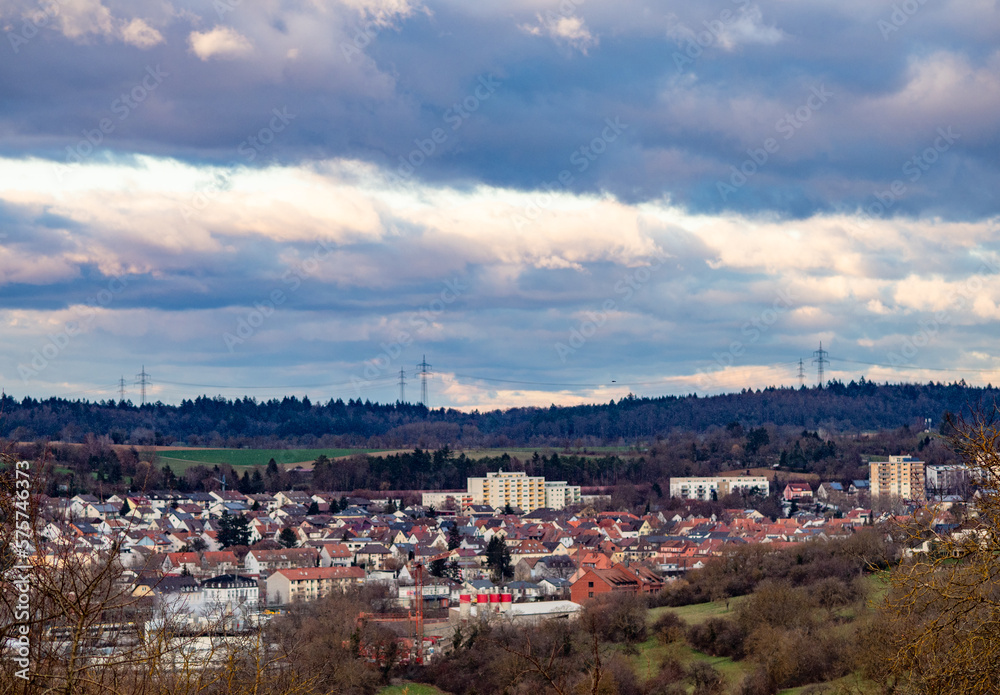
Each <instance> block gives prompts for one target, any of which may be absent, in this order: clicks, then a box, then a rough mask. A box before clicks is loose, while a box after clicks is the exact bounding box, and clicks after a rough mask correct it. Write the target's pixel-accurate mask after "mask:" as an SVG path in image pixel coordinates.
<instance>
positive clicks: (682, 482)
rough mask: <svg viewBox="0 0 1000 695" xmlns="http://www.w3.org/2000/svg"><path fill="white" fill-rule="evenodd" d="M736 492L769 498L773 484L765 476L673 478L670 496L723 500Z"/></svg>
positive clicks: (687, 498) (688, 498)
mask: <svg viewBox="0 0 1000 695" xmlns="http://www.w3.org/2000/svg"><path fill="white" fill-rule="evenodd" d="M734 492H745V493H751V494H758V495H763V496H765V497H766V496H767V495H770V494H771V483H770V481H768V479H767V476H763V475H731V476H723V475H720V476H709V477H704V478H671V479H670V496H671V497H680V498H683V499H686V500H721V499H722V498H723V497H725V496H726V495H729V494H731V493H734Z"/></svg>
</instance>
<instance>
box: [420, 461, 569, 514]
mask: <svg viewBox="0 0 1000 695" xmlns="http://www.w3.org/2000/svg"><path fill="white" fill-rule="evenodd" d="M442 494H447V495H449V496H452V497H453V498H454V499H456V501H458V500H461V504H462V506H463V507H464V506H468V505H469V504H485V505H489V506H490V507H494V508H497V509H499V508H502V507H504V506H505V505H508V504H509V505H510V506H511V507H519V508H520V509H521V511H523V512H531V511H534V510H536V509H538V508H539V507H549V508H550V509H563V508H564V507H567V506H569V505H572V504H580V503H581V500H582V498H581V495H580V486H579V485H568V484H567V483H566V481H564V480H556V481H546V480H545V478H543V477H542V476H540V475H527V474H526V473H524V472H521V471H497V472H496V473H487V474H486V477H485V478H469V479H468V491H467V492H466V493H465V494H462V493H461V492H457V493H456V492H450V493H434V492H428V493H424V498H423V503H424V505H425V506H427V505H428V504H434V503H435V502H439V501H440V500H439V498H440V496H441V495H442Z"/></svg>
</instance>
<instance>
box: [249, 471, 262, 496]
mask: <svg viewBox="0 0 1000 695" xmlns="http://www.w3.org/2000/svg"><path fill="white" fill-rule="evenodd" d="M250 483H251V486H250V488H251V494H257V495H259V494H260V493H262V492H264V477H263V476H262V475H261V474H260V470H259V469H257V468H254V469H253V476H252V477H251V478H250Z"/></svg>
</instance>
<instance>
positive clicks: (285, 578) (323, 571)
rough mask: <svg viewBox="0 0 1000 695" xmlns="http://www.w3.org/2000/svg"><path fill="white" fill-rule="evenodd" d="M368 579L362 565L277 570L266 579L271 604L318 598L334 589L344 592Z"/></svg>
mask: <svg viewBox="0 0 1000 695" xmlns="http://www.w3.org/2000/svg"><path fill="white" fill-rule="evenodd" d="M364 581H365V571H364V570H363V569H362V568H360V567H310V568H305V569H284V570H277V571H276V572H274V573H273V574H272V575H271V576H269V577H268V578H267V582H266V583H267V603H268V605H272V606H274V605H284V604H288V603H294V602H296V601H315V600H316V599H318V598H322V597H324V596H326V595H328V594H330V593H332V592H333V591H335V590H336V591H344V590H345V589H346V588H347V587H348V586H351V585H353V584H362V583H364Z"/></svg>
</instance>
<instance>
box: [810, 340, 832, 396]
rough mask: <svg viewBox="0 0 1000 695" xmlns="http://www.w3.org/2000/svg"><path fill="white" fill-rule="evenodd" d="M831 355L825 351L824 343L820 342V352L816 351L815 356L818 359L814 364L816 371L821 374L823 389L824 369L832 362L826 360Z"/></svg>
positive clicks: (820, 379)
mask: <svg viewBox="0 0 1000 695" xmlns="http://www.w3.org/2000/svg"><path fill="white" fill-rule="evenodd" d="M829 354H830V353H829V352H827V351H826V350H824V349H823V341H822V340H821V341H819V350H814V351H813V355H814V356H815V357H816V359H814V360H813V364H815V365H816V371H818V372H819V387H820V388H823V383H824V381H823V367H824V366H825V365H827V364H829V363H830V360H828V359H826V356H827V355H829Z"/></svg>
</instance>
